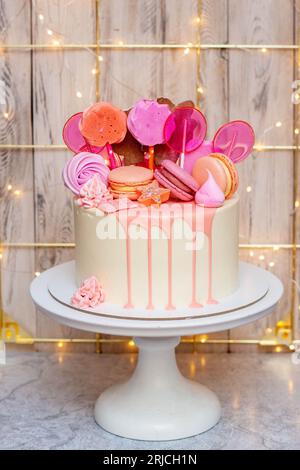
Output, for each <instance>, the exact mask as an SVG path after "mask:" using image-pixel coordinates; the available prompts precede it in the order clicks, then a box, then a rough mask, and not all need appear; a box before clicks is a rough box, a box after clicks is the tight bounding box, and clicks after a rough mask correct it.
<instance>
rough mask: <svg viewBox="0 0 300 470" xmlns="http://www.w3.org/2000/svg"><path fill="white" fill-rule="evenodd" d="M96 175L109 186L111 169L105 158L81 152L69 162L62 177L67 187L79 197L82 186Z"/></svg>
mask: <svg viewBox="0 0 300 470" xmlns="http://www.w3.org/2000/svg"><path fill="white" fill-rule="evenodd" d="M96 174H98V175H99V176H100V177H101V180H102V181H103V183H104V184H105V185H106V186H107V181H108V175H109V169H108V167H107V166H106V165H105V161H104V158H103V157H101V155H96V154H94V153H89V152H80V153H77V154H76V155H74V157H72V158H70V160H68V161H67V163H66V164H65V166H64V169H63V174H62V177H63V180H64V183H65V185H66V186H67V187H68V188H69V189H71V191H72V192H73V193H74V194H76V195H77V196H78V195H79V194H80V189H81V188H82V186H83V185H84V184H85V183H87V181H88V180H89V179H91V178H92V177H93V176H94V175H96Z"/></svg>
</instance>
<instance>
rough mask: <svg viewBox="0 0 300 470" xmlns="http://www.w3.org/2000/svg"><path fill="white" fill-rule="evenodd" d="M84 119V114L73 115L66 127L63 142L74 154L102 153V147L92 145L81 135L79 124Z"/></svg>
mask: <svg viewBox="0 0 300 470" xmlns="http://www.w3.org/2000/svg"><path fill="white" fill-rule="evenodd" d="M81 118H82V112H80V113H76V114H73V116H71V117H70V118H69V119H68V120H67V122H66V123H65V125H64V128H63V140H64V143H65V144H66V146H67V147H68V148H69V149H70V150H72V152H74V153H79V152H91V153H101V150H102V148H103V146H102V147H96V146H93V145H91V144H90V143H89V142H88V141H87V139H86V138H85V137H84V136H83V135H82V134H81V132H80V129H79V123H80V121H81Z"/></svg>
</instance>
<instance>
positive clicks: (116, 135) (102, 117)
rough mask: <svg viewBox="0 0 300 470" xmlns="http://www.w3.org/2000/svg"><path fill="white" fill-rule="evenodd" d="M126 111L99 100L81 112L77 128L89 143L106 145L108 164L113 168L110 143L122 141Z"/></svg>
mask: <svg viewBox="0 0 300 470" xmlns="http://www.w3.org/2000/svg"><path fill="white" fill-rule="evenodd" d="M126 119H127V117H126V113H125V112H124V111H122V110H121V109H118V108H116V107H115V106H112V105H111V104H110V103H104V102H99V103H96V104H94V105H92V106H90V107H89V108H87V109H86V110H85V111H83V113H82V118H81V121H80V123H79V129H80V131H81V134H82V135H83V136H84V138H85V139H86V140H87V141H88V142H89V144H90V145H95V146H98V147H104V146H106V148H107V152H108V154H109V160H110V166H111V168H112V169H113V168H115V167H116V164H115V159H114V155H113V150H112V147H111V145H112V144H114V143H119V142H122V140H123V139H124V137H125V135H126V131H127V128H126Z"/></svg>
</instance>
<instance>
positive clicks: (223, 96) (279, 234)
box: [0, 0, 300, 351]
mask: <svg viewBox="0 0 300 470" xmlns="http://www.w3.org/2000/svg"><path fill="white" fill-rule="evenodd" d="M98 6H99V8H98V10H97V4H96V0H85V1H84V0H74V1H72V2H70V1H69V0H59V1H58V0H52V1H51V2H50V1H47V0H35V1H32V2H28V1H24V0H14V1H13V2H10V1H7V0H6V1H5V0H0V28H1V42H2V43H21V44H26V43H30V42H33V43H49V42H50V43H52V41H53V40H54V41H59V42H60V43H69V44H70V43H87V44H88V43H94V42H95V41H96V30H97V28H96V24H97V21H98V25H99V29H98V31H99V40H100V44H101V43H119V42H123V43H124V44H126V43H131V44H135V43H140V44H152V43H184V44H187V43H189V42H190V43H197V42H198V41H199V38H200V41H201V43H205V44H209V43H210V44H224V43H230V44H247V43H248V44H293V43H297V41H298V39H299V6H300V2H299V0H201V1H198V0H184V1H182V0H100V1H99V2H98ZM97 11H98V18H96V15H97ZM39 15H43V16H42V17H41V16H39ZM283 15H284V21H283ZM197 18H199V19H197ZM48 30H50V32H52V33H53V34H50V35H49V34H48V32H49V31H48ZM99 54H100V55H101V57H102V61H101V62H99V66H100V74H99V75H97V74H96V75H95V74H94V70H93V69H94V68H95V64H96V61H97V54H96V52H95V51H94V50H89V49H83V50H76V51H68V50H61V49H57V50H51V51H49V50H48V51H45V50H43V51H35V52H30V51H27V50H25V51H22V50H16V51H10V52H9V53H7V52H5V53H3V52H2V53H0V64H1V65H0V67H1V69H0V80H2V81H3V82H4V84H5V94H6V103H5V104H4V105H3V104H1V103H0V106H1V111H2V112H1V113H0V143H2V144H5V143H23V144H31V143H34V144H60V143H62V140H61V129H62V126H63V123H64V121H65V120H66V118H67V117H68V116H69V115H70V114H72V113H74V112H76V111H78V110H81V109H83V108H84V107H86V106H87V105H88V104H89V103H91V102H93V101H95V93H96V80H98V85H99V89H100V97H101V99H103V100H108V101H113V102H114V103H115V104H117V105H119V106H120V107H124V108H128V107H130V106H131V105H132V104H133V103H134V102H135V101H136V100H137V99H139V98H140V97H144V96H147V97H149V98H155V97H156V96H168V97H169V98H171V99H172V100H173V101H175V102H179V101H182V100H184V99H187V98H188V99H193V100H194V101H197V100H199V103H200V106H201V108H202V109H203V110H204V112H205V114H206V116H207V118H208V123H209V129H208V134H209V137H212V136H213V134H214V132H215V130H216V129H217V127H218V126H219V125H220V124H222V123H224V122H225V121H226V120H228V119H236V118H241V119H246V120H249V121H250V122H251V123H252V124H253V126H254V128H255V131H256V135H257V141H258V142H259V143H260V144H263V145H291V144H293V142H294V141H295V136H294V133H293V118H294V113H295V115H296V117H297V113H298V107H299V106H298V107H297V106H293V105H292V103H291V92H292V89H291V84H292V82H293V79H294V77H296V73H297V68H298V62H297V59H298V58H297V57H296V55H297V54H295V53H294V52H293V51H291V50H276V51H274V50H273V51H267V52H263V51H261V50H250V49H246V50H236V49H234V50H227V49H221V50H220V49H209V50H201V53H200V57H197V52H196V51H192V50H191V51H190V53H189V54H187V55H185V54H184V53H183V50H175V49H173V50H153V49H149V50H123V51H120V50H101V49H100V51H99ZM0 83H1V82H0ZM197 89H198V90H197ZM78 92H80V94H81V95H80V97H78V96H77V95H78ZM7 109H8V112H9V116H8V117H6V116H4V114H3V113H5V112H6V111H7ZM279 121H280V122H281V123H282V125H281V127H276V122H279ZM0 156H1V160H0V195H1V204H0V211H1V212H0V217H1V227H0V229H1V232H0V239H1V240H3V241H16V242H21V241H27V242H31V241H36V242H72V241H73V240H74V234H73V213H72V204H71V198H70V194H69V192H68V191H67V190H65V189H64V187H63V185H62V183H61V170H62V167H63V165H64V162H65V161H66V159H67V158H69V156H70V153H69V152H67V151H62V150H53V151H49V150H35V151H34V152H33V151H32V150H7V149H6V150H4V149H3V150H1V153H0ZM295 161H297V156H296V155H293V152H292V151H278V150H276V151H268V152H254V153H253V156H252V157H251V158H249V159H248V160H247V161H246V162H244V163H243V164H241V165H240V167H239V170H240V171H239V174H240V179H241V186H240V196H241V211H240V241H241V243H243V244H245V243H247V244H248V243H268V242H269V243H270V242H271V243H273V242H274V243H291V242H292V240H293V217H292V212H293V210H294V198H295V194H293V181H294V180H293V171H294V166H295ZM295 170H296V171H299V169H298V167H297V168H295ZM299 177H300V175H299ZM8 184H11V185H12V186H13V188H12V190H10V191H9V190H8V189H7V187H8ZM246 187H251V188H252V191H250V192H247V191H246ZM15 189H17V190H18V189H20V190H21V191H22V193H21V195H19V196H18V195H16V194H14V191H15ZM298 226H299V224H298V225H297V227H298ZM297 227H296V229H297ZM296 231H298V239H299V230H298V229H297V230H296ZM251 254H252V255H253V256H250V252H249V250H247V251H242V252H241V257H242V258H243V259H246V260H251V261H252V262H254V263H256V264H259V265H261V266H263V267H266V268H269V269H272V271H273V272H275V273H276V274H277V275H278V276H279V277H280V278H281V279H282V280H283V282H284V284H285V289H286V292H285V296H284V298H283V300H282V302H281V304H280V306H279V308H278V309H277V310H276V312H274V314H273V315H272V316H270V317H268V318H266V319H264V320H262V321H259V322H256V323H253V324H251V325H249V326H246V327H242V328H238V329H235V330H233V331H230V332H223V333H219V334H218V335H213V337H214V338H218V339H228V338H231V339H239V338H243V339H247V338H248V339H251V338H252V339H254V338H261V337H262V336H263V335H264V334H265V330H266V328H267V327H271V328H274V327H275V325H276V322H277V321H278V319H286V318H288V312H289V309H290V308H291V305H290V298H291V296H290V292H291V284H292V282H291V281H292V274H291V269H292V253H291V250H279V251H273V250H271V251H270V250H268V251H265V252H263V251H261V250H253V253H251ZM72 256H73V253H72V250H67V249H53V248H51V249H50V248H49V249H38V250H16V249H10V250H6V251H5V255H4V259H3V261H2V284H3V289H2V295H3V299H4V307H5V310H6V311H7V313H8V314H10V315H11V316H13V318H15V319H16V320H17V321H18V322H19V323H20V324H21V325H22V326H23V327H24V328H26V330H27V331H28V332H29V333H30V334H32V335H36V336H39V337H51V338H55V337H57V338H59V337H66V338H72V337H81V338H92V337H93V335H91V334H88V333H84V332H78V331H76V330H72V329H70V328H66V327H62V326H60V325H58V324H56V323H54V322H53V321H51V320H50V319H48V318H46V317H45V316H42V315H41V314H40V313H37V314H36V312H35V310H34V308H33V306H32V304H31V301H30V298H29V295H28V285H29V283H30V280H31V279H32V277H33V275H34V272H35V271H43V270H45V269H47V268H49V267H51V266H53V265H55V264H58V263H60V262H62V261H65V260H68V259H71V258H72ZM262 256H263V257H264V258H262ZM270 262H271V263H275V264H274V266H272V267H270V266H269V263H270ZM299 262H300V261H299ZM299 262H298V264H297V269H298V265H299ZM50 347H52V346H49V345H46V346H44V347H43V348H46V349H49V348H50ZM201 347H202V346H201ZM82 348H83V349H84V350H93V349H94V346H91V345H89V346H81V349H82ZM110 348H111V347H109V346H106V347H105V348H104V350H110ZM205 348H207V349H209V350H218V351H224V350H226V349H227V345H222V346H220V345H218V347H216V346H210V345H208V346H205ZM230 349H231V350H232V351H239V350H245V346H238V345H234V346H231V348H230Z"/></svg>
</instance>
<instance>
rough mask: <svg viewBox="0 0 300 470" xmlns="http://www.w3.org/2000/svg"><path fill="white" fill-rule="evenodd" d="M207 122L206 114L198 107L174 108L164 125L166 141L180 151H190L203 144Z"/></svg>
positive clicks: (172, 147)
mask: <svg viewBox="0 0 300 470" xmlns="http://www.w3.org/2000/svg"><path fill="white" fill-rule="evenodd" d="M206 129H207V124H206V119H205V117H204V115H203V114H202V113H201V112H200V111H199V110H198V109H196V108H192V107H188V106H180V107H178V108H174V109H173V111H172V113H171V114H170V116H169V117H168V119H167V121H166V123H165V126H164V136H165V141H166V143H167V144H168V146H169V147H170V148H171V149H173V150H175V151H176V152H178V153H181V152H183V153H189V152H192V151H193V150H196V149H197V148H198V147H200V145H201V144H202V142H203V140H204V137H205V134H206Z"/></svg>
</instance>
